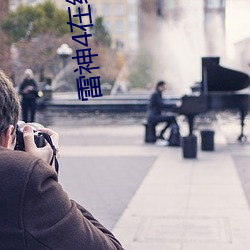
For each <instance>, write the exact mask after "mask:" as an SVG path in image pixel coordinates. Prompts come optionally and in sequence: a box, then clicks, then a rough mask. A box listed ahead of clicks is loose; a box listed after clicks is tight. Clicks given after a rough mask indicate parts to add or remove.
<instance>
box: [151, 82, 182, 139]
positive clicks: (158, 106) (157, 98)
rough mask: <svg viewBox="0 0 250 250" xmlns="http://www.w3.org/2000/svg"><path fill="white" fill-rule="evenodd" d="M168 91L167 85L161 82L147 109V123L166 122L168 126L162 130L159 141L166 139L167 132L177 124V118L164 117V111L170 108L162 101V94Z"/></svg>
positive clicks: (171, 116) (158, 137)
mask: <svg viewBox="0 0 250 250" xmlns="http://www.w3.org/2000/svg"><path fill="white" fill-rule="evenodd" d="M165 89H166V83H165V82H164V81H159V82H158V83H157V85H156V88H155V91H154V93H153V94H152V95H151V97H150V100H149V103H148V108H147V121H148V123H152V124H155V125H157V124H158V123H161V122H165V123H166V126H165V127H164V128H163V129H162V130H161V132H160V134H159V135H158V136H157V139H163V140H164V139H165V138H164V133H165V131H166V130H167V129H168V128H169V127H170V126H171V125H172V124H176V125H177V122H176V119H175V116H173V115H162V110H163V109H164V108H169V105H167V104H165V103H164V102H163V100H162V92H163V91H164V90H165Z"/></svg>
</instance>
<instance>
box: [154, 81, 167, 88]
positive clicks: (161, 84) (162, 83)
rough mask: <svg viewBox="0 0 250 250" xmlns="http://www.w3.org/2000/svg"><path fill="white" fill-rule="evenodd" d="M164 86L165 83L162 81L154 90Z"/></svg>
mask: <svg viewBox="0 0 250 250" xmlns="http://www.w3.org/2000/svg"><path fill="white" fill-rule="evenodd" d="M164 84H166V82H164V81H159V82H157V84H156V89H158V88H159V87H161V86H163V85H164Z"/></svg>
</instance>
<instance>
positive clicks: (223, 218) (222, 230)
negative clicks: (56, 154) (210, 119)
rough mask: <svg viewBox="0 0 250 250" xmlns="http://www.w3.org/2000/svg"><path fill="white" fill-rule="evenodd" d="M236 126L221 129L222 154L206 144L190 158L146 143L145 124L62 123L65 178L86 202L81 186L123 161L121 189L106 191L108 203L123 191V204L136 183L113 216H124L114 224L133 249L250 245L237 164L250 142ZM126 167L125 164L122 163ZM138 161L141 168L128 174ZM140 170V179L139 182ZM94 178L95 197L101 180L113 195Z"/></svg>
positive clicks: (241, 248) (214, 249)
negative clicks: (239, 140) (240, 140)
mask: <svg viewBox="0 0 250 250" xmlns="http://www.w3.org/2000/svg"><path fill="white" fill-rule="evenodd" d="M234 125H235V124H233V123H228V124H226V123H224V124H223V123H219V125H218V126H215V127H214V129H215V133H216V134H215V144H216V147H215V151H214V152H205V151H201V150H200V147H199V150H198V156H197V159H183V157H182V151H181V148H175V147H161V146H159V145H158V146H157V145H145V144H144V143H143V135H144V131H143V128H142V126H141V125H126V126H124V125H109V126H86V127H82V128H78V129H75V130H72V129H71V130H69V129H65V128H60V127H56V126H55V129H57V131H58V132H59V133H60V134H61V135H62V146H61V160H62V161H61V162H62V165H63V167H62V171H61V172H60V176H59V178H60V182H61V183H62V185H63V187H64V188H65V189H66V191H68V192H69V193H70V195H71V197H72V196H73V197H72V198H74V199H76V200H77V201H79V199H82V200H80V201H79V202H80V203H82V204H84V203H86V200H85V198H84V197H83V195H82V193H83V191H84V188H87V187H84V186H79V184H77V183H79V182H80V181H81V180H80V176H81V177H82V176H83V175H84V174H85V175H86V173H87V174H88V173H89V172H88V171H90V169H93V168H94V167H95V165H96V164H102V165H103V167H104V168H103V169H102V172H101V175H100V177H99V182H100V181H101V179H102V178H101V176H105V169H106V171H108V168H109V167H110V166H109V165H110V164H111V165H112V161H113V162H114V163H115V164H114V166H113V168H112V172H111V174H108V176H110V175H111V176H110V178H109V179H107V181H108V182H110V183H113V184H114V185H112V186H111V190H113V193H112V191H111V190H109V191H111V193H109V195H107V197H103V193H102V194H100V197H101V198H100V203H103V202H105V200H109V198H110V197H108V196H112V195H116V196H115V197H114V199H113V201H116V202H115V203H118V204H119V195H120V196H121V200H122V195H123V193H126V192H127V191H126V190H127V189H129V183H136V184H135V185H134V186H133V188H131V192H130V193H129V195H127V197H126V199H123V205H122V206H121V207H120V208H119V212H118V213H116V214H115V211H112V207H117V206H118V204H114V203H113V202H108V203H107V204H106V208H107V207H108V208H110V216H111V217H114V216H116V218H117V219H116V221H115V222H114V221H112V223H110V224H109V225H110V227H111V228H112V231H113V233H114V234H115V235H116V237H117V238H118V239H119V240H120V241H121V242H122V244H123V246H124V247H125V249H127V250H142V249H143V250H147V249H149V250H154V249H157V250H175V249H178V250H201V249H202V250H246V249H250V213H249V206H248V202H247V198H246V195H245V193H244V190H243V187H242V185H241V180H240V178H239V175H238V173H237V169H236V165H237V162H240V161H239V159H242V158H243V157H249V152H250V151H249V150H250V145H249V144H248V143H245V144H241V143H237V142H235V141H234V138H236V137H237V133H238V131H236V130H235V129H234V127H235V126H234ZM76 140H77V141H78V143H77V144H75V141H76ZM199 144H200V142H199ZM67 157H70V158H68V159H67ZM96 158H99V159H100V161H99V162H97V161H96V160H94V159H96ZM73 159H74V161H75V163H77V162H78V163H79V166H78V168H73ZM237 159H238V160H237ZM119 160H120V161H119ZM66 162H67V164H65V163H66ZM71 163H72V165H70V166H68V165H69V164H71ZM85 163H87V164H88V165H90V168H89V170H86V168H85V169H84V170H83V167H82V166H83V165H84V164H85ZM125 163H127V165H126V164H125ZM119 164H120V165H121V166H120V167H119V168H118V169H117V167H115V165H119ZM133 164H134V165H133ZM66 165H67V166H68V167H66ZM131 165H132V167H134V168H135V172H133V171H127V170H128V169H130V170H131V168H128V167H129V166H131ZM144 165H145V168H144ZM91 166H92V167H91ZM71 167H72V172H73V173H71V171H70V168H71ZM136 167H137V168H136ZM123 168H124V169H125V171H124V172H122V171H123ZM67 169H68V170H67ZM75 171H76V172H75ZM82 171H85V172H83V173H82ZM115 171H116V172H115ZM97 172H100V169H98V170H97ZM119 172H121V173H122V174H120V175H119ZM139 172H143V174H140V173H139ZM243 172H244V171H243ZM112 173H113V175H112ZM133 174H134V175H136V176H139V177H138V178H137V180H134V179H133ZM243 175H244V174H243ZM122 177H124V178H122ZM87 178H88V179H89V184H90V185H91V183H93V182H94V185H92V186H93V187H92V190H90V191H91V192H92V193H93V194H94V193H96V192H97V190H96V189H95V185H96V186H98V185H99V186H101V187H102V188H104V189H105V192H106V191H107V192H108V190H106V187H105V186H102V185H106V184H104V183H99V184H98V180H95V179H96V178H95V176H89V175H88V176H87ZM117 178H118V183H117V182H115V180H116V179H117ZM67 180H68V181H67ZM69 180H70V181H69ZM85 181H86V179H85ZM123 186H124V187H125V188H124V189H122V187H123ZM119 188H120V189H119ZM116 189H117V190H118V193H117V190H116ZM119 192H120V194H119ZM109 201H112V199H111V200H109ZM124 201H126V202H124ZM95 202H96V201H95ZM121 203H122V202H121ZM89 204H90V203H89ZM96 205H97V204H93V207H95V206H96ZM87 208H88V205H87ZM90 210H91V211H93V210H92V209H90ZM96 212H97V213H98V212H100V211H96ZM93 214H95V213H93ZM97 218H98V216H97ZM98 219H99V218H98ZM101 222H103V221H102V220H101ZM107 222H108V220H107ZM103 224H104V225H106V224H105V223H103Z"/></svg>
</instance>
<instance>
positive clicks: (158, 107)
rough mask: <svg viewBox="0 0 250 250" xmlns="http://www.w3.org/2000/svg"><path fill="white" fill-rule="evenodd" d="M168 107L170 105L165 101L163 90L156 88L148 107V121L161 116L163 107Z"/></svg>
mask: <svg viewBox="0 0 250 250" xmlns="http://www.w3.org/2000/svg"><path fill="white" fill-rule="evenodd" d="M167 107H168V105H166V104H164V103H163V100H162V93H161V91H159V90H155V91H154V93H153V94H152V95H151V97H150V99H149V103H148V107H147V119H148V121H150V120H154V118H155V117H156V116H160V115H161V111H162V109H163V108H167Z"/></svg>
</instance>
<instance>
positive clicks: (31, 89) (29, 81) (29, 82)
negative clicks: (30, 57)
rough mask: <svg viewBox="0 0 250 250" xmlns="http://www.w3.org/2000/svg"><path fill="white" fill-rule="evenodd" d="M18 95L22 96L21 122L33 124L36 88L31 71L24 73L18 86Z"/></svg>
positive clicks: (36, 95)
mask: <svg viewBox="0 0 250 250" xmlns="http://www.w3.org/2000/svg"><path fill="white" fill-rule="evenodd" d="M19 94H20V95H21V96H22V112H23V121H24V122H34V121H35V114H36V99H37V97H38V87H37V84H36V82H35V80H34V76H33V72H32V70H31V69H26V70H25V71H24V79H23V81H22V83H21V85H20V88H19Z"/></svg>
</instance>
